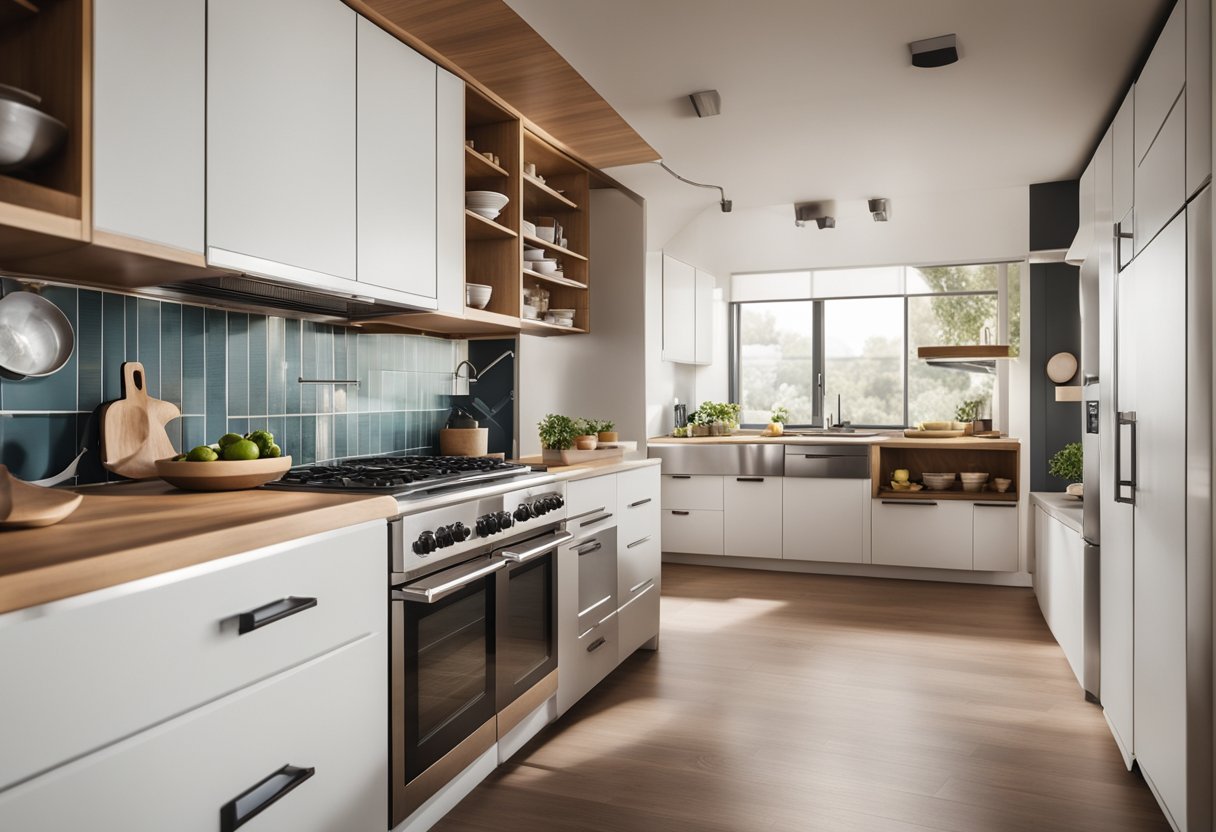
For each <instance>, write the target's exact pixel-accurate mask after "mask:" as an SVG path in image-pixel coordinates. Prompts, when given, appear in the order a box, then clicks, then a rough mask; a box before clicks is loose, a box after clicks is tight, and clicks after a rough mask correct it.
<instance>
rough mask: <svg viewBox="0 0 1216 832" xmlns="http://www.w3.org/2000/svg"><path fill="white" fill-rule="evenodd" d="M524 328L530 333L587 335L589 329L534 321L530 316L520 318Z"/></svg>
mask: <svg viewBox="0 0 1216 832" xmlns="http://www.w3.org/2000/svg"><path fill="white" fill-rule="evenodd" d="M520 324H521V325H522V329H523V331H524V332H527V333H528V334H530V335H571V334H575V335H579V334H582V335H585V334H586V333H587V330H585V329H580V328H579V327H577V326H558V325H557V324H548V323H545V322H544V321H534V320H532V319H530V318H523V319H521V320H520Z"/></svg>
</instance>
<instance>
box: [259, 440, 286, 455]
mask: <svg viewBox="0 0 1216 832" xmlns="http://www.w3.org/2000/svg"><path fill="white" fill-rule="evenodd" d="M282 455H283V449H282V448H280V447H279V446H278V445H276V444H274V443H273V442H271V443H270V447H268V448H267V449H266V450H265V451H263V452H262V456H268V457H278V456H282Z"/></svg>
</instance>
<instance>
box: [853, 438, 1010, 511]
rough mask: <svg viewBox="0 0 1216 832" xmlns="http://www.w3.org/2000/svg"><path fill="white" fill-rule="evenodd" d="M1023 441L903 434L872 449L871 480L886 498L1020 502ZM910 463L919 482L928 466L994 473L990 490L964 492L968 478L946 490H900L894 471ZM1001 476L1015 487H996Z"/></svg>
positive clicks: (874, 493)
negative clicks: (894, 483)
mask: <svg viewBox="0 0 1216 832" xmlns="http://www.w3.org/2000/svg"><path fill="white" fill-rule="evenodd" d="M1020 455H1021V444H1020V443H1018V442H1016V441H1014V440H1002V439H976V438H973V437H960V438H958V439H906V438H905V439H900V438H894V439H891V440H889V441H883V442H882V443H880V444H879V445H877V446H875V448H874V449H873V450H872V451H871V453H870V481H871V483H872V488H873V491H872V495H871V496H873V497H881V498H882V499H884V500H888V499H891V500H913V501H914V500H971V501H981V502H1017V499H1018V486H1019V485H1020V482H1019V479H1020V476H1021V474H1020ZM899 468H906V469H907V470H908V473H909V475H910V479H911V480H912V481H913V482H919V481H920V480H921V477H922V476H923V474H924V473H925V472H926V471H930V472H939V471H940V472H953V473H955V474H958V473H960V472H962V471H983V472H985V473H987V474H988V482H987V483H986V484H985V490H984V491H963V487H962V483H961V482H959V481H958V480H956V481H955V483H954V486H953V487H952V488H950V489H948V490H945V491H934V490H931V489H928V488H923V489H921V490H920V491H896V490H894V489H892V488H891V487H890V484H891V472H892V471H895V470H896V469H899ZM998 477H1002V478H1005V479H1008V480H1012V481H1013V482H1012V484H1011V485H1010V486H1009V490H1008V491H1006V492H1004V493H1001V492H999V491H994V490H992V481H993V480H994V479H996V478H998Z"/></svg>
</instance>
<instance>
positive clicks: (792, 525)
mask: <svg viewBox="0 0 1216 832" xmlns="http://www.w3.org/2000/svg"><path fill="white" fill-rule="evenodd" d="M871 502H872V500H871V499H870V481H869V480H857V479H839V480H837V479H800V478H798V477H786V479H785V483H784V491H783V493H782V495H781V503H782V510H781V529H782V534H781V536H782V546H781V549H782V557H784V558H785V559H786V560H816V561H833V562H837V563H867V562H869V560H870V503H871Z"/></svg>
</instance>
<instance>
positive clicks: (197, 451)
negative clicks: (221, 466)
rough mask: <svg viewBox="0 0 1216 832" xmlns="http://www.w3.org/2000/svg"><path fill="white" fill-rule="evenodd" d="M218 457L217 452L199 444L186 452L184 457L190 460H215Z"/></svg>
mask: <svg viewBox="0 0 1216 832" xmlns="http://www.w3.org/2000/svg"><path fill="white" fill-rule="evenodd" d="M219 458H220V457H219V454H217V453H216V452H215V451H213V450H211V448H209V447H207V446H206V445H199V446H198V447H197V448H194V449H193V450H191V451H190V453H188V454H186V459H187V460H188V461H190V462H215V461H216V460H217V459H219Z"/></svg>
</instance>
